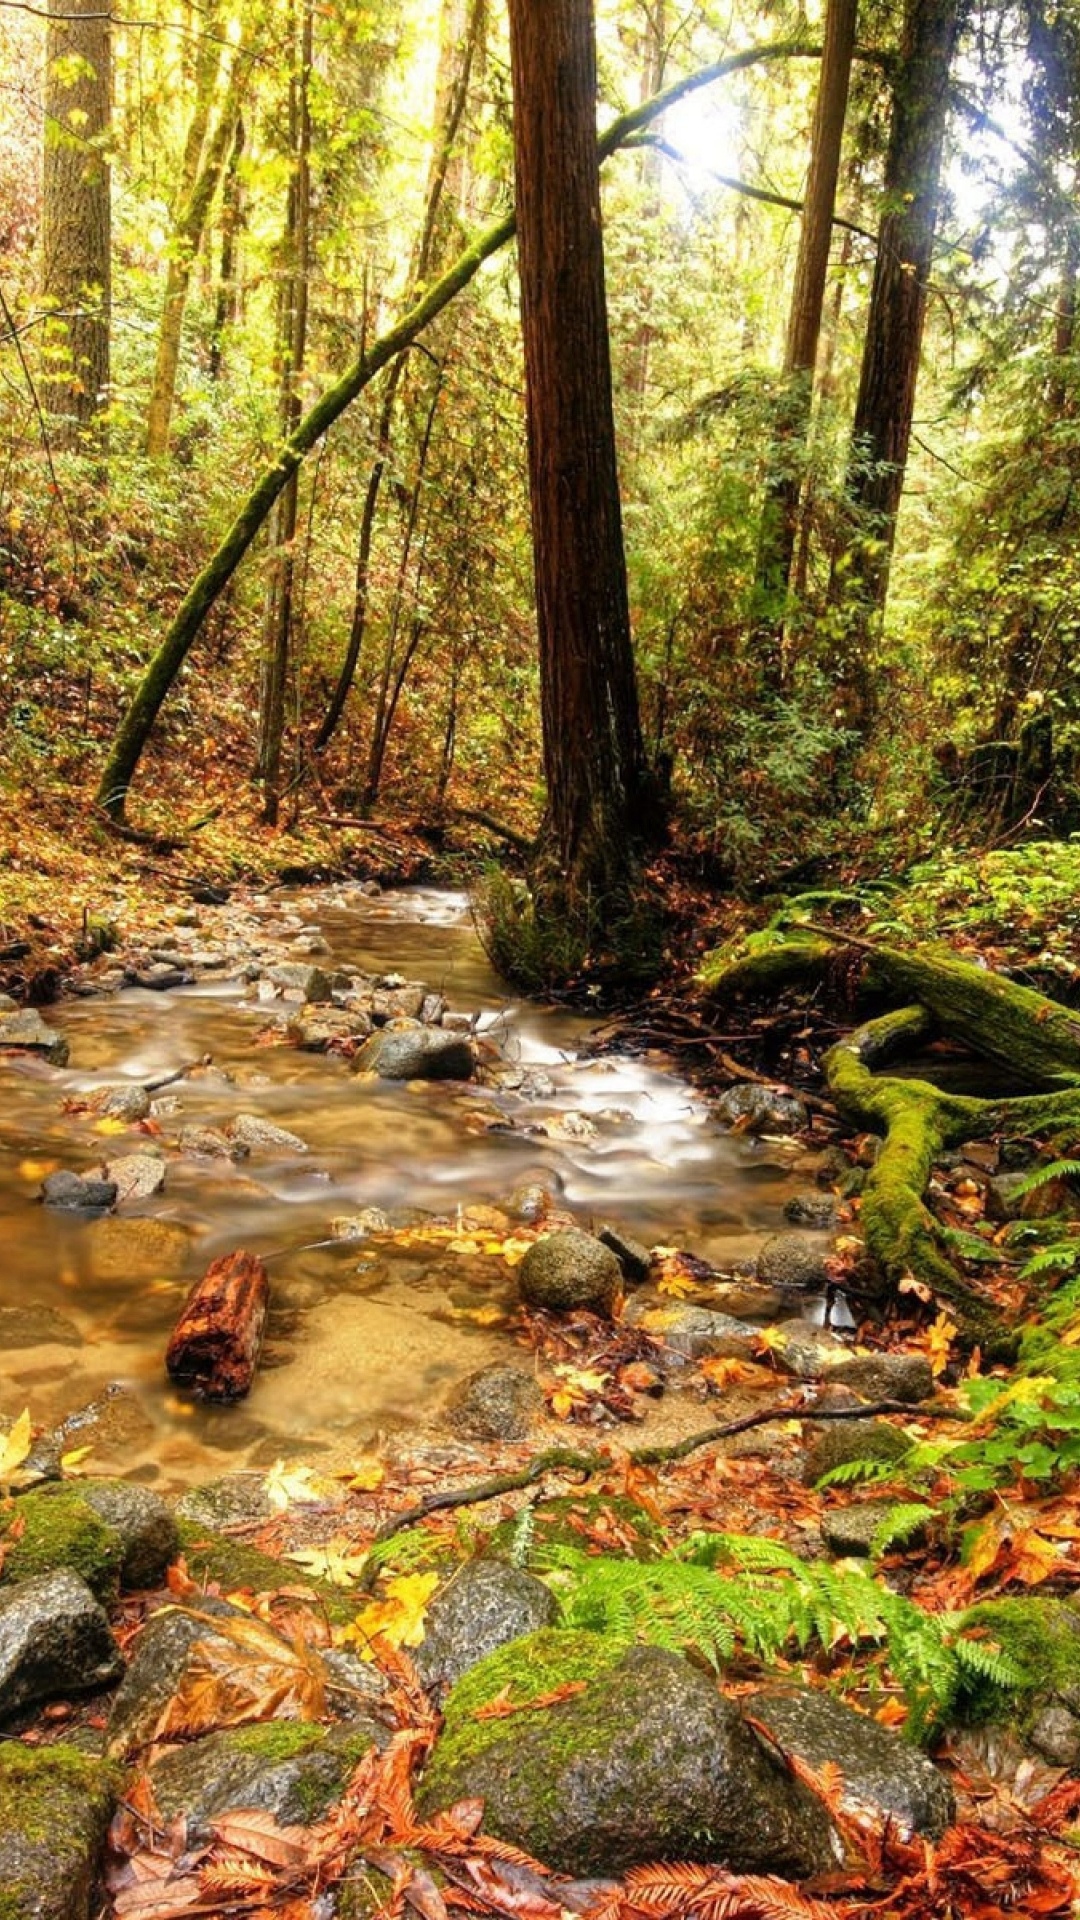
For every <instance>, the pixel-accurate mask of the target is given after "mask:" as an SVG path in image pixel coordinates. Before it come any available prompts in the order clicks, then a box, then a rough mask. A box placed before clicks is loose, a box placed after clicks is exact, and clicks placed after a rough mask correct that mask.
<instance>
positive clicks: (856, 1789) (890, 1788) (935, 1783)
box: [743, 1687, 956, 1840]
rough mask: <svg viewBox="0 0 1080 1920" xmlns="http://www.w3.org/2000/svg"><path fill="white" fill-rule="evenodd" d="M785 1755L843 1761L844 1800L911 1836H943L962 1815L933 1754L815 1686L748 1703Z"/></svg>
mask: <svg viewBox="0 0 1080 1920" xmlns="http://www.w3.org/2000/svg"><path fill="white" fill-rule="evenodd" d="M743 1706H744V1708H745V1710H746V1712H747V1713H748V1714H749V1715H750V1717H751V1718H752V1719H753V1720H760V1721H761V1722H762V1724H763V1726H765V1727H766V1728H767V1730H768V1732H769V1733H770V1734H771V1735H772V1736H773V1738H774V1739H775V1740H776V1742H777V1744H778V1745H779V1746H780V1747H782V1748H783V1750H784V1752H785V1753H791V1754H794V1755H795V1757H796V1759H798V1760H802V1761H805V1762H806V1763H807V1765H808V1766H810V1767H812V1768H814V1770H815V1771H817V1770H818V1769H820V1768H821V1767H823V1766H824V1765H825V1764H826V1763H827V1762H830V1761H831V1762H832V1763H833V1764H834V1765H835V1766H837V1767H839V1769H840V1771H841V1773H842V1775H843V1778H844V1786H843V1791H842V1794H841V1805H842V1806H843V1807H844V1808H845V1810H846V1811H848V1812H850V1813H853V1814H857V1815H862V1816H864V1817H865V1816H866V1815H869V1816H870V1817H871V1819H873V1820H874V1821H875V1823H877V1824H882V1823H883V1822H884V1821H886V1820H888V1821H890V1822H891V1824H892V1826H893V1828H894V1830H898V1831H899V1833H900V1835H901V1837H902V1838H903V1839H905V1840H907V1839H910V1838H911V1837H912V1836H913V1835H914V1834H920V1835H922V1836H923V1837H924V1838H925V1839H927V1840H940V1838H941V1836H942V1834H943V1833H944V1831H945V1829H946V1827H948V1826H950V1825H951V1823H952V1821H953V1820H954V1818H955V1815H956V1804H955V1801H954V1799H953V1792H952V1788H951V1787H950V1785H949V1783H948V1781H947V1779H946V1778H945V1775H944V1774H943V1773H941V1772H939V1770H938V1768H937V1767H935V1766H934V1764H933V1762H932V1761H931V1760H928V1759H927V1758H926V1755H925V1754H922V1753H919V1751H918V1749H917V1748H915V1747H913V1746H911V1745H910V1744H909V1743H908V1741H906V1740H902V1739H901V1738H900V1736H899V1734H897V1733H893V1732H892V1731H891V1730H890V1729H889V1728H888V1727H882V1726H879V1724H878V1722H877V1721H876V1720H871V1719H869V1718H868V1717H867V1715H866V1714H864V1713H856V1712H855V1709H854V1708H853V1707H848V1706H845V1705H844V1703H843V1702H842V1701H840V1700H835V1699H834V1698H833V1697H832V1695H831V1694H828V1693H822V1692H819V1691H817V1690H816V1689H811V1688H809V1687H792V1688H787V1687H784V1688H779V1687H778V1688H772V1687H769V1688H766V1689H765V1690H764V1691H763V1692H762V1693H752V1694H751V1695H750V1696H749V1698H748V1699H746V1700H744V1701H743Z"/></svg>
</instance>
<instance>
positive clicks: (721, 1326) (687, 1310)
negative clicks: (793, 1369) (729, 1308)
mask: <svg viewBox="0 0 1080 1920" xmlns="http://www.w3.org/2000/svg"><path fill="white" fill-rule="evenodd" d="M623 1319H624V1321H625V1323H626V1324H627V1325H628V1326H631V1327H641V1328H642V1329H643V1330H644V1332H646V1333H647V1334H649V1335H650V1336H651V1338H652V1339H654V1340H657V1341H659V1342H660V1343H661V1345H662V1347H663V1348H664V1349H665V1350H666V1351H667V1352H668V1353H671V1354H675V1355H677V1356H678V1358H679V1359H680V1360H750V1359H752V1358H753V1348H754V1341H755V1339H756V1338H757V1336H758V1334H759V1333H760V1331H761V1329H760V1327H754V1326H749V1325H747V1324H746V1322H745V1321H742V1320H736V1319H735V1318H734V1316H733V1315H732V1314H729V1313H715V1312H714V1311H713V1309H712V1308H711V1307H695V1306H691V1305H689V1304H688V1303H687V1302H686V1301H684V1300H670V1301H669V1300H664V1301H662V1302H660V1301H657V1300H649V1299H646V1298H643V1297H642V1295H641V1294H636V1295H635V1296H634V1297H633V1299H631V1300H630V1301H629V1302H628V1303H627V1306H626V1310H625V1312H624V1314H623Z"/></svg>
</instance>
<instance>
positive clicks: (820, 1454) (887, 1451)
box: [803, 1420, 911, 1487]
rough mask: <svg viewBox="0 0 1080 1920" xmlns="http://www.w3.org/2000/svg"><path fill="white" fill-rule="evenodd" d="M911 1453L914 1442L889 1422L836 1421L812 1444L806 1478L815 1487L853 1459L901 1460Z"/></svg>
mask: <svg viewBox="0 0 1080 1920" xmlns="http://www.w3.org/2000/svg"><path fill="white" fill-rule="evenodd" d="M910 1451H911V1441H910V1440H909V1439H908V1438H907V1436H906V1434H903V1433H900V1432H899V1431H898V1429H897V1428H896V1427H890V1425H889V1423H888V1421H887V1420H837V1421H836V1422H835V1423H834V1424H830V1425H829V1426H827V1427H823V1428H822V1429H821V1430H820V1431H819V1432H818V1434H817V1436H816V1438H815V1439H814V1440H813V1442H812V1443H811V1445H810V1447H809V1449H808V1451H807V1455H806V1461H805V1465H804V1468H803V1479H804V1481H805V1482H806V1485H807V1486H808V1487H812V1486H814V1485H815V1484H816V1482H817V1481H818V1480H820V1479H821V1478H822V1476H823V1475H824V1474H826V1473H832V1471H833V1470H834V1468H836V1467H844V1466H847V1464H848V1462H849V1461H851V1460H875V1461H877V1460H888V1461H892V1460H895V1461H900V1460H902V1459H903V1457H904V1455H905V1454H906V1453H910Z"/></svg>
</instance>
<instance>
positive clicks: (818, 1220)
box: [784, 1187, 836, 1232]
mask: <svg viewBox="0 0 1080 1920" xmlns="http://www.w3.org/2000/svg"><path fill="white" fill-rule="evenodd" d="M784 1219H785V1220H790V1221H791V1223H792V1225H793V1226H796V1227H815V1228H817V1229H819V1230H820V1231H822V1232H828V1231H829V1230H830V1229H831V1228H833V1227H835V1225H836V1201H835V1200H834V1199H833V1197H832V1194H831V1193H821V1192H819V1191H817V1190H816V1189H815V1188H813V1187H808V1188H807V1189H806V1190H805V1191H804V1192H802V1193H793V1194H792V1196H791V1199H790V1200H787V1201H785V1202H784Z"/></svg>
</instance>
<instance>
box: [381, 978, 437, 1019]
mask: <svg viewBox="0 0 1080 1920" xmlns="http://www.w3.org/2000/svg"><path fill="white" fill-rule="evenodd" d="M426 998H427V988H426V987H423V986H421V984H420V982H419V981H418V980H411V981H409V982H408V983H407V984H406V985H405V986H403V987H391V988H389V989H387V988H386V987H376V988H375V991H374V993H373V994H372V996H371V1017H372V1019H373V1020H374V1022H375V1025H376V1026H377V1027H381V1026H385V1025H386V1024H387V1022H388V1021H390V1020H420V1019H421V1018H422V1017H423V1012H424V1001H425V1000H426Z"/></svg>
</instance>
